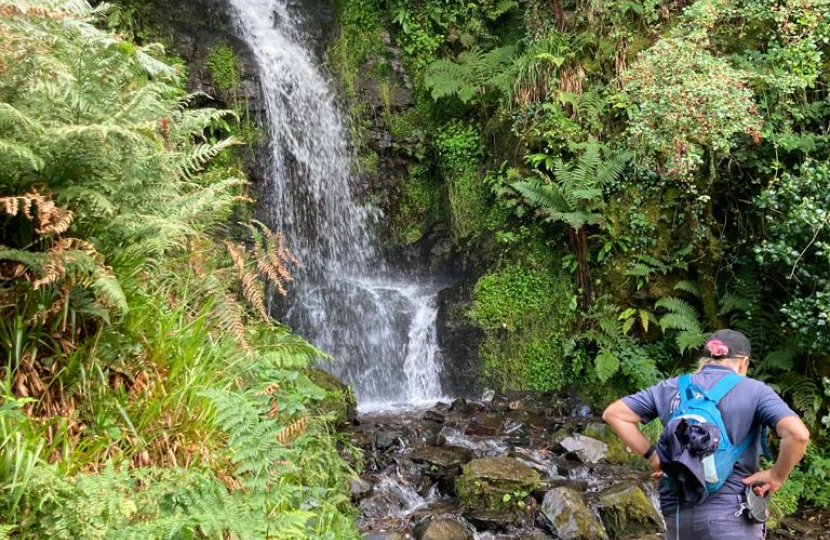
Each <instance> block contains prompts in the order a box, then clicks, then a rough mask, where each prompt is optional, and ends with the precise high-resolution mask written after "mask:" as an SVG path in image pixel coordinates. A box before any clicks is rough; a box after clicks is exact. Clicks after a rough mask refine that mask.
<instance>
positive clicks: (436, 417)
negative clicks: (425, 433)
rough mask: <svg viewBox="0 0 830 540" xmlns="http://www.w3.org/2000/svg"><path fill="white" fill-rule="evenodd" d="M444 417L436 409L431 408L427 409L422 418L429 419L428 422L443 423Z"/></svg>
mask: <svg viewBox="0 0 830 540" xmlns="http://www.w3.org/2000/svg"><path fill="white" fill-rule="evenodd" d="M445 418H446V417H445V416H444V415H443V414H441V413H439V412H437V411H433V410H429V411H427V412H425V413H424V420H427V421H430V422H438V423H443V422H444V419H445Z"/></svg>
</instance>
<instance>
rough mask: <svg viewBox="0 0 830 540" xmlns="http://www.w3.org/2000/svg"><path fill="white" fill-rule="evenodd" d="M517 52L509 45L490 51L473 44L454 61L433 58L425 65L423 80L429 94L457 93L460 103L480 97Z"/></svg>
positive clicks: (450, 94)
mask: <svg viewBox="0 0 830 540" xmlns="http://www.w3.org/2000/svg"><path fill="white" fill-rule="evenodd" d="M515 52H516V48H515V47H512V46H508V47H499V48H496V49H493V50H490V51H486V52H485V51H482V50H481V49H479V48H473V49H471V50H469V51H465V52H462V53H461V54H459V55H458V58H457V61H456V62H453V61H450V60H443V59H442V60H436V61H435V62H433V63H432V64H430V66H429V67H428V68H427V70H426V73H425V75H424V83H425V84H426V87H427V88H428V89H429V90H430V91H431V94H432V98H433V99H434V100H436V101H438V100H439V99H441V98H444V97H449V96H456V97H458V98H459V99H460V100H461V101H462V102H463V103H465V104H466V103H470V102H472V101H474V100H475V99H477V98H479V99H480V98H481V97H482V96H483V95H484V94H485V92H486V91H487V89H488V88H490V87H492V86H493V85H494V84H495V82H496V80H497V79H496V78H497V76H498V75H499V74H500V73H501V72H502V71H503V70H504V69H505V67H506V66H507V65H508V64H509V62H510V59H511V58H512V57H513V55H514V54H515Z"/></svg>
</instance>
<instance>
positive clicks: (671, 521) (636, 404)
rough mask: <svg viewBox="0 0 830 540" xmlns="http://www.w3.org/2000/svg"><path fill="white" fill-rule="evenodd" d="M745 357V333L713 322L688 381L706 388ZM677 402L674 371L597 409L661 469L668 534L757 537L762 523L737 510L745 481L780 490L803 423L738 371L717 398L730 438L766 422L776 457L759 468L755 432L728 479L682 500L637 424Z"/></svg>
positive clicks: (718, 539) (676, 538) (799, 453)
mask: <svg viewBox="0 0 830 540" xmlns="http://www.w3.org/2000/svg"><path fill="white" fill-rule="evenodd" d="M749 359H750V344H749V340H748V339H747V338H746V336H744V335H743V334H742V333H740V332H736V331H733V330H719V331H718V332H715V333H714V334H713V335H712V336H711V337H710V338H709V340H708V341H707V342H706V344H705V345H704V347H703V354H702V357H701V359H700V368H699V370H698V371H697V372H696V373H695V374H693V375H692V382H693V383H694V384H695V385H697V386H698V387H700V388H702V389H703V390H704V391H709V390H710V389H711V388H712V387H713V386H714V385H715V384H716V383H717V382H718V381H720V379H721V378H723V377H724V376H725V375H727V374H729V373H731V372H737V373H738V374H739V375H742V376H745V375H746V373H747V370H748V369H749ZM679 404H680V395H679V382H678V378H677V377H675V378H672V379H669V380H666V381H663V382H660V383H658V384H657V385H655V386H652V387H651V388H647V389H645V390H642V391H640V392H638V393H636V394H632V395H630V396H626V397H624V398H622V399H620V400H617V401H615V402H614V403H612V404H611V405H609V406H608V408H607V409H605V412H604V413H603V415H602V418H603V420H604V421H605V422H606V423H607V424H608V425H609V426H610V427H611V429H613V430H614V432H615V433H616V434H617V435H618V436H619V437H620V438H621V439H622V440H623V442H624V443H625V444H626V445H627V446H628V447H629V448H630V449H631V451H632V452H636V453H638V454H640V455H642V456H643V457H645V458H646V459H648V460H649V461H650V463H651V469H652V477H654V478H661V477H663V481H662V482H661V483H660V490H659V491H660V507H661V510H662V513H663V517H664V518H665V520H666V529H667V530H666V538H667V540H682V539H694V540H754V539H763V538H764V534H765V528H764V525H763V524H762V523H756V522H753V521H750V520H749V519H748V518H747V517H745V515H744V514H743V513H742V512H741V504H742V503H743V502H745V494H744V492H745V489H746V486H748V485H751V486H753V491H754V492H755V493H756V494H757V495H759V496H764V495H765V494H767V493H770V494H772V493H775V492H776V491H778V490H779V489H780V488H781V485H782V484H783V483H784V481H785V480H786V479H787V477H788V476H789V474H790V472H791V471H792V469H793V468H794V467H795V466H796V465H797V464H798V462H799V461H801V458H802V457H803V456H804V452H805V450H806V449H807V444H808V442H809V439H810V432H809V431H808V430H807V427H806V426H805V425H804V423H803V422H802V421H801V419H800V418H799V417H798V416H797V415H796V414H795V413H794V412H793V411H792V410H791V409H790V408H789V407H788V406H787V404H786V403H784V401H783V400H782V399H781V398H780V397H779V396H778V394H776V393H775V392H774V391H773V390H772V389H771V388H770V387H769V386H767V385H765V384H763V383H761V382H759V381H756V380H754V379H751V378H745V379H742V380H741V381H740V382H738V384H737V386H735V387H734V388H732V390H731V391H729V392H728V393H727V394H726V395H725V396H724V397H723V398H722V399H721V401H720V402H719V403H718V406H717V407H718V410H719V411H720V414H721V416H722V418H723V424H724V425H725V427H726V431H727V433H728V435H729V438H730V440H731V441H732V442H733V443H736V444H737V443H739V442H740V441H744V440H746V438H747V437H748V436H750V435H751V434H753V433H756V432H758V431H759V428H760V426H768V427H769V428H771V429H775V431H776V433H777V434H778V436H779V437H781V445H780V451H779V455H778V459H777V460H776V462H775V465H774V466H773V467H772V468H771V469H769V470H766V471H760V472H759V455H760V453H761V440H760V437H758V436H756V437H755V440H754V441H752V443H751V444H749V447H748V448H747V449H746V451H745V452H744V453H743V454H742V455H741V456H740V458H739V459H738V461H737V462H736V463H735V468H734V470H733V472H732V474H731V476H729V478H728V479H727V481H726V483H725V484H724V485H723V486H722V487H721V488H720V489H719V490H717V491H715V492H714V493H710V494H708V496H706V498H705V499H704V500H703V502H701V503H697V504H696V503H690V502H689V501H687V500H684V498H685V495H684V493H683V490H679V489H677V486H676V485H673V483H672V482H671V481H670V480H669V479H668V478H666V477H664V475H663V473H662V472H661V469H660V459H659V457H658V455H657V452H656V451H655V450H656V448H655V446H654V445H652V444H651V442H649V440H648V439H646V437H645V436H644V435H643V433H642V432H641V431H640V429H639V426H638V424H640V423H648V422H650V421H651V420H653V419H654V418H658V417H659V418H660V419H661V420H662V422H663V425H664V426H665V425H668V424H669V420H670V418H671V416H672V413H673V412H674V411H675V409H677V407H678V406H679Z"/></svg>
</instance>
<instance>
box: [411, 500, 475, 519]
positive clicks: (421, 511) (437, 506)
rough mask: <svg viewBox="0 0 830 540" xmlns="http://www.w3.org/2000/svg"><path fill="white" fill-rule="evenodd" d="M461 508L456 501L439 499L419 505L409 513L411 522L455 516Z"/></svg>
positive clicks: (458, 514)
mask: <svg viewBox="0 0 830 540" xmlns="http://www.w3.org/2000/svg"><path fill="white" fill-rule="evenodd" d="M462 511H463V509H462V508H461V506H460V505H459V504H458V502H457V501H453V500H452V499H439V500H437V501H433V502H431V503H427V504H425V505H422V506H419V507H418V508H416V509H415V510H413V511H412V513H411V514H409V517H410V519H411V520H412V523H420V522H421V521H423V520H426V519H438V518H457V517H458V516H460V515H461V513H462Z"/></svg>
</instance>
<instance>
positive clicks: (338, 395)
mask: <svg viewBox="0 0 830 540" xmlns="http://www.w3.org/2000/svg"><path fill="white" fill-rule="evenodd" d="M306 375H308V378H309V379H311V382H313V383H314V384H316V385H317V386H319V387H320V388H322V389H323V391H324V392H325V393H326V397H325V398H323V400H322V401H318V402H317V410H318V411H319V412H320V413H322V414H327V415H331V416H332V417H333V419H334V420H333V422H334V424H335V425H337V426H345V425H346V424H348V423H350V422H351V421H352V420H354V419H356V418H357V400H356V399H355V397H354V393H352V391H351V389H350V388H349V387H348V386H346V385H345V384H343V383H342V382H340V381H339V380H338V379H337V377H335V376H334V375H332V374H331V373H329V372H328V371H324V370H322V369H319V368H309V369H308V370H307V371H306Z"/></svg>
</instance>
